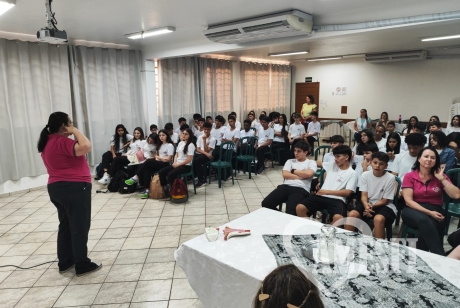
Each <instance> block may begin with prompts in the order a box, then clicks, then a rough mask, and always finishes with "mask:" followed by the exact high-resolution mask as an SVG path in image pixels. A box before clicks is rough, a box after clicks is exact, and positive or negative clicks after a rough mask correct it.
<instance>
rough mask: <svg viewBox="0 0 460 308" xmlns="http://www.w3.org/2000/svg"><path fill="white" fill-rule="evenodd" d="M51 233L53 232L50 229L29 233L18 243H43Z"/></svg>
mask: <svg viewBox="0 0 460 308" xmlns="http://www.w3.org/2000/svg"><path fill="white" fill-rule="evenodd" d="M53 234H54V232H52V231H46V232H33V233H29V234H28V235H27V236H26V237H24V238H23V239H22V240H21V241H20V242H19V243H21V244H23V243H44V242H46V241H47V240H48V239H49V238H50V237H51V235H53Z"/></svg>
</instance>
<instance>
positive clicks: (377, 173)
mask: <svg viewBox="0 0 460 308" xmlns="http://www.w3.org/2000/svg"><path fill="white" fill-rule="evenodd" d="M389 159H390V158H389V157H388V155H387V154H386V153H383V152H375V153H373V154H372V163H371V165H372V171H368V172H364V173H363V174H362V175H361V178H360V191H361V202H359V203H357V204H356V207H355V209H354V210H352V211H350V213H348V217H354V218H359V219H363V220H364V221H366V220H369V219H373V221H374V237H376V238H381V239H384V238H385V224H386V222H391V223H393V221H394V220H395V218H396V206H395V205H394V204H393V199H394V195H395V188H396V186H395V176H394V175H392V174H391V173H388V172H386V169H387V167H388V160H389ZM347 222H348V220H347ZM345 229H346V230H350V231H355V225H348V224H346V225H345Z"/></svg>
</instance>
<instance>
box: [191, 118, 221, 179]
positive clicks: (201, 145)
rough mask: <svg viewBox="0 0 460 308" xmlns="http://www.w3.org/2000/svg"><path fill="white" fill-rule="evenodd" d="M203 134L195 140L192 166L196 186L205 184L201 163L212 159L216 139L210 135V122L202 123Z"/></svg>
mask: <svg viewBox="0 0 460 308" xmlns="http://www.w3.org/2000/svg"><path fill="white" fill-rule="evenodd" d="M203 129H204V130H203V134H202V135H201V136H199V137H198V139H197V142H196V151H197V152H198V154H195V159H194V160H193V168H194V172H195V175H196V177H197V178H198V183H197V184H196V187H197V188H200V187H203V186H205V185H206V181H205V176H204V174H203V164H205V163H207V162H209V161H212V151H213V150H214V148H215V146H216V139H215V138H214V137H212V136H211V129H212V124H211V123H209V122H205V123H204V124H203Z"/></svg>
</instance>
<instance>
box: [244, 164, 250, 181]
mask: <svg viewBox="0 0 460 308" xmlns="http://www.w3.org/2000/svg"><path fill="white" fill-rule="evenodd" d="M244 163H245V164H247V166H248V172H249V179H251V162H244Z"/></svg>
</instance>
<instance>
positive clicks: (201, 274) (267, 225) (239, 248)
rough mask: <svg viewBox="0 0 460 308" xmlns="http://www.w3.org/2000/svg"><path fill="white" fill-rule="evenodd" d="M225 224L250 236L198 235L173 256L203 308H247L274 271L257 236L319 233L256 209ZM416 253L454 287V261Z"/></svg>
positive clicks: (307, 223) (310, 225) (457, 277)
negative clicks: (214, 238) (213, 237)
mask: <svg viewBox="0 0 460 308" xmlns="http://www.w3.org/2000/svg"><path fill="white" fill-rule="evenodd" d="M225 226H229V227H232V228H244V229H250V230H251V235H250V236H246V237H235V238H231V239H229V240H228V241H224V240H223V235H219V239H218V240H217V241H215V242H208V240H207V239H206V236H205V235H204V234H203V235H200V236H198V237H196V238H194V239H192V240H190V241H188V242H185V243H184V244H182V245H181V246H180V247H179V249H178V250H176V252H175V258H176V261H177V263H178V264H179V266H180V267H181V268H182V269H183V270H184V272H185V274H186V275H187V279H188V281H189V283H190V285H191V286H192V288H193V290H194V291H195V292H196V294H197V295H198V297H199V298H200V300H201V302H202V303H203V304H204V306H205V307H209V308H217V307H223V308H232V307H238V308H244V307H248V308H249V307H251V305H252V300H253V299H254V297H255V294H256V293H257V291H258V289H259V287H260V283H261V282H262V280H263V279H264V278H265V276H267V275H268V274H269V273H270V272H271V271H272V270H273V269H275V268H276V267H277V265H276V261H275V257H274V256H273V254H272V252H271V251H270V249H269V248H268V246H267V245H266V244H265V242H264V240H263V238H262V235H263V234H284V235H296V234H315V233H320V228H321V226H322V224H321V223H318V222H315V221H311V220H308V219H302V218H298V217H295V216H292V215H287V214H284V213H281V212H277V211H273V210H269V209H265V208H261V209H260V210H257V211H255V212H252V213H250V214H248V215H245V216H243V217H240V218H238V219H236V220H234V221H231V222H229V223H228V224H225V225H224V226H223V227H225ZM221 230H222V227H221ZM340 232H345V231H343V230H340ZM417 254H418V255H419V256H420V257H421V258H422V259H423V260H425V261H426V262H427V263H428V265H430V266H431V268H432V269H433V270H434V271H436V272H437V273H438V274H440V275H441V276H443V277H444V278H445V279H447V280H448V281H450V282H451V283H452V284H453V285H455V286H456V287H457V288H459V287H460V274H459V273H458V272H459V271H458V269H459V268H460V261H456V260H453V259H449V258H445V257H440V256H438V255H434V254H431V253H428V252H424V251H418V250H417Z"/></svg>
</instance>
